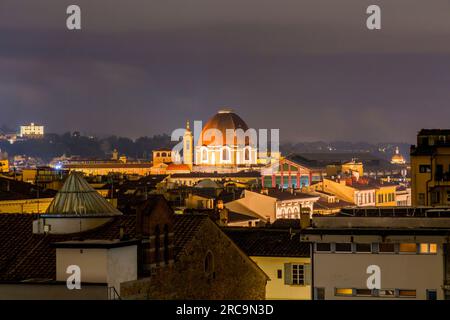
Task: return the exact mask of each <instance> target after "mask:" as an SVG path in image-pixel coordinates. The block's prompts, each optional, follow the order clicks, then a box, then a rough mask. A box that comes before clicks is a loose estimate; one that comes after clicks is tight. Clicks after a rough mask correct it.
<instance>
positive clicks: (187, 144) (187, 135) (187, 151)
mask: <svg viewBox="0 0 450 320" xmlns="http://www.w3.org/2000/svg"><path fill="white" fill-rule="evenodd" d="M192 139H193V137H192V132H191V129H190V127H189V120H188V121H186V130H185V132H184V136H183V163H184V164H187V165H188V166H189V168H190V169H192V164H193V161H192V157H193V154H194V152H193V150H192V148H193V142H192Z"/></svg>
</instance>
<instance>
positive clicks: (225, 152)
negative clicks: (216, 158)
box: [222, 147, 231, 161]
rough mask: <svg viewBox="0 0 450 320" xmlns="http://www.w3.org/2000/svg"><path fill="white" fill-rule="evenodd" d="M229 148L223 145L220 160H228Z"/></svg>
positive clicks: (229, 156)
mask: <svg viewBox="0 0 450 320" xmlns="http://www.w3.org/2000/svg"><path fill="white" fill-rule="evenodd" d="M230 153H231V152H230V148H228V147H224V148H222V161H230V158H231V155H230Z"/></svg>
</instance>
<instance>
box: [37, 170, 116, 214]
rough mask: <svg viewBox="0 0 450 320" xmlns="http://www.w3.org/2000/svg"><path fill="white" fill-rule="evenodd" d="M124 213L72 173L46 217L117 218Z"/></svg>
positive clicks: (75, 173)
mask: <svg viewBox="0 0 450 320" xmlns="http://www.w3.org/2000/svg"><path fill="white" fill-rule="evenodd" d="M121 214H122V213H121V212H120V211H119V210H117V209H116V208H114V207H113V206H112V205H111V204H110V203H109V202H108V201H106V200H105V199H104V198H103V197H102V196H101V195H100V194H99V193H98V192H97V191H96V190H95V189H94V188H92V187H91V185H89V183H88V182H87V181H86V180H85V179H84V178H83V177H82V175H81V174H80V173H78V172H72V173H71V174H70V175H69V177H68V178H67V179H66V181H65V182H64V185H63V187H62V188H61V190H60V191H58V193H57V194H56V196H55V198H54V199H53V201H52V202H51V203H50V205H49V207H48V208H47V211H46V212H45V215H54V216H61V215H63V216H116V215H121Z"/></svg>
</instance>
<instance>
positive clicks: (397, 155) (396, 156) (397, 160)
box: [391, 147, 406, 164]
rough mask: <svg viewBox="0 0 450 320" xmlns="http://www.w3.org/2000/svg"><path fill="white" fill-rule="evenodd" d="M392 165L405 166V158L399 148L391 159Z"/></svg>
mask: <svg viewBox="0 0 450 320" xmlns="http://www.w3.org/2000/svg"><path fill="white" fill-rule="evenodd" d="M391 163H392V164H405V163H406V161H405V158H403V156H402V155H401V154H400V151H399V150H398V147H396V148H395V153H394V155H393V156H392V158H391Z"/></svg>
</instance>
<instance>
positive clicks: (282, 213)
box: [281, 209, 286, 218]
mask: <svg viewBox="0 0 450 320" xmlns="http://www.w3.org/2000/svg"><path fill="white" fill-rule="evenodd" d="M285 215H286V211H285V210H284V209H281V218H285Z"/></svg>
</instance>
